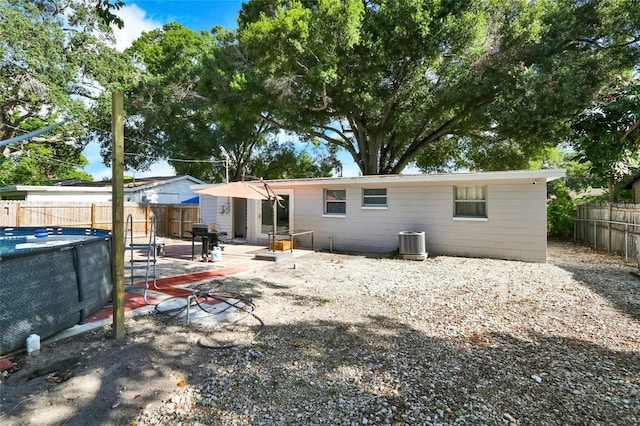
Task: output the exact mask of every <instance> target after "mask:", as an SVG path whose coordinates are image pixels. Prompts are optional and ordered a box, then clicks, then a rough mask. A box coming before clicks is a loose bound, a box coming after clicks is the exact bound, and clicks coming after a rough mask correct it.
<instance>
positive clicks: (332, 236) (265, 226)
mask: <svg viewBox="0 0 640 426" xmlns="http://www.w3.org/2000/svg"><path fill="white" fill-rule="evenodd" d="M564 175H565V171H564V170H523V171H506V172H481V173H456V174H422V175H388V176H384V175H380V176H360V177H341V178H313V179H285V180H272V181H266V183H267V185H268V186H269V187H270V188H271V189H273V191H274V192H275V193H277V194H278V195H280V196H281V197H282V204H283V207H279V208H278V214H277V226H278V232H279V233H280V232H283V233H284V231H285V230H294V231H300V230H305V231H309V230H311V231H313V243H314V249H320V250H327V249H329V250H335V251H348V252H367V253H375V252H378V253H385V252H386V253H389V252H393V251H394V250H397V249H398V248H399V235H400V233H404V232H407V231H408V232H409V233H421V232H424V234H425V241H426V249H427V251H428V252H429V255H438V254H442V255H457V256H469V257H490V258H500V259H513V260H523V261H531V262H545V261H546V255H547V219H546V218H547V216H546V201H547V186H546V183H547V182H549V181H551V180H554V179H558V178H561V177H563V176H564ZM203 188H205V187H200V188H197V187H194V190H196V191H197V190H199V189H203ZM271 212H272V210H271V203H270V202H269V201H260V200H247V199H242V198H232V197H214V196H209V195H202V194H201V195H200V217H201V218H202V221H203V222H205V223H210V224H212V223H215V224H217V225H218V226H219V228H220V231H222V232H227V233H228V235H229V236H232V237H233V238H240V239H245V240H246V242H247V243H251V244H265V245H266V244H267V242H268V241H269V233H270V232H272V229H273V224H272V216H273V215H272V213H271ZM308 237H309V235H308V234H304V235H300V237H299V245H300V247H309V245H310V238H308Z"/></svg>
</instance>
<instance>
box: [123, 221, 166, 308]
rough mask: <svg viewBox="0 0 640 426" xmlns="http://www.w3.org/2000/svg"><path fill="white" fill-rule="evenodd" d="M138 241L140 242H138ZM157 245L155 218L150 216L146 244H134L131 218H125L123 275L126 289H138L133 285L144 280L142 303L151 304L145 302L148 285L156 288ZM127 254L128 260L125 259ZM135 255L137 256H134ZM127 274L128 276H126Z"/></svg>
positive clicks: (137, 286) (138, 286)
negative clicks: (126, 282) (127, 282)
mask: <svg viewBox="0 0 640 426" xmlns="http://www.w3.org/2000/svg"><path fill="white" fill-rule="evenodd" d="M138 241H140V240H138ZM157 250H158V244H157V240H156V216H155V215H153V216H151V226H150V229H149V238H148V240H147V241H146V242H136V241H135V240H134V236H133V216H132V215H129V216H127V223H126V227H125V231H124V252H125V266H124V270H125V275H128V276H127V277H126V278H127V279H128V280H130V281H129V285H128V286H126V288H127V289H139V288H141V286H140V285H139V284H138V285H134V284H135V283H136V282H138V283H139V282H142V280H144V301H145V303H147V304H151V303H150V302H149V301H148V300H147V291H148V290H149V283H151V284H152V285H153V288H154V289H156V290H157V289H158V287H157V274H156V262H157V253H158V251H157ZM127 253H129V255H128V259H127ZM135 253H137V254H138V256H134V254H135ZM127 272H128V274H127Z"/></svg>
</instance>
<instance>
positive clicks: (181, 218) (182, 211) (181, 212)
mask: <svg viewBox="0 0 640 426" xmlns="http://www.w3.org/2000/svg"><path fill="white" fill-rule="evenodd" d="M178 210H180V228H179V231H178V232H179V235H180V237H179V238H180V239H182V225H183V219H184V218H183V216H184V214H183V213H184V210H182V209H178Z"/></svg>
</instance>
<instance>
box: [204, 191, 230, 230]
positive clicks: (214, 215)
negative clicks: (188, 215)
mask: <svg viewBox="0 0 640 426" xmlns="http://www.w3.org/2000/svg"><path fill="white" fill-rule="evenodd" d="M226 202H227V197H222V198H218V197H213V196H211V195H200V220H202V223H207V224H212V223H215V224H216V225H218V226H219V229H220V232H226V233H227V234H228V235H232V233H231V226H232V218H233V215H232V214H231V211H226V210H225V212H224V213H223V212H222V206H223V205H224V204H226Z"/></svg>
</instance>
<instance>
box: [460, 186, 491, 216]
mask: <svg viewBox="0 0 640 426" xmlns="http://www.w3.org/2000/svg"><path fill="white" fill-rule="evenodd" d="M453 191H454V196H453V197H454V204H455V209H454V216H455V217H487V189H486V187H484V186H456V187H454V189H453Z"/></svg>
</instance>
